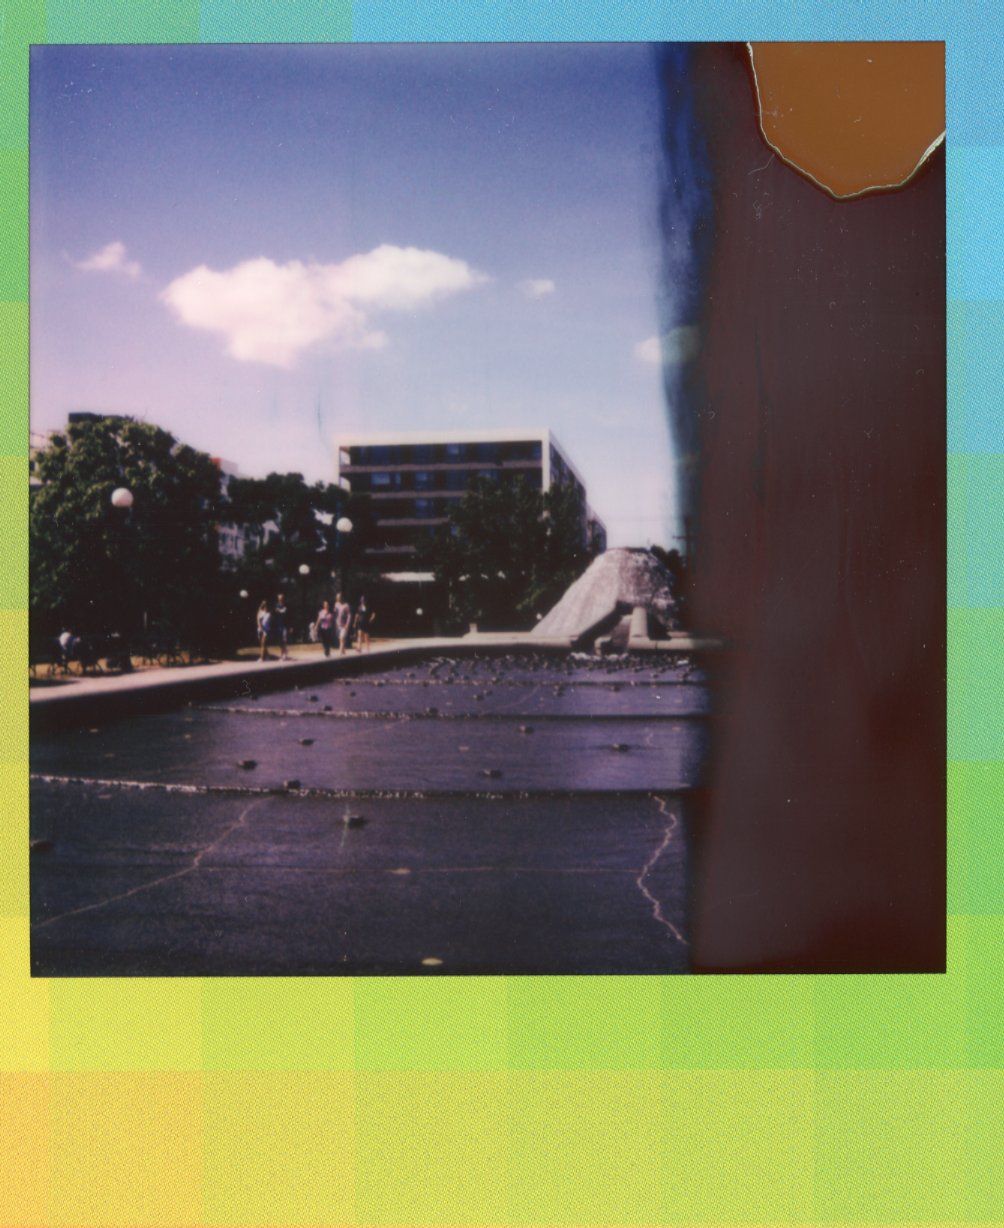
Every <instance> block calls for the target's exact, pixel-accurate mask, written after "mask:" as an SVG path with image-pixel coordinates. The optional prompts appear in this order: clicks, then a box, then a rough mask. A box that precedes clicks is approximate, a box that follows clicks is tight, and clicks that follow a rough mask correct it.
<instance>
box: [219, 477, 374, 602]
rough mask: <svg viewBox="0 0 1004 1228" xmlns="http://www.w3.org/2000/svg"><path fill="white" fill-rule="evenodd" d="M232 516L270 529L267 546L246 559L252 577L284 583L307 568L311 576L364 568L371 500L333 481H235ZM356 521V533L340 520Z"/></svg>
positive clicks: (232, 482)
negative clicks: (361, 562)
mask: <svg viewBox="0 0 1004 1228" xmlns="http://www.w3.org/2000/svg"><path fill="white" fill-rule="evenodd" d="M227 496H228V510H227V516H228V518H229V519H230V520H232V521H233V522H234V523H236V524H242V525H245V526H249V527H250V528H252V529H253V530H261V529H263V528H267V532H266V533H265V534H264V536H263V540H262V541H261V544H260V545H259V546H258V547H257V548H255V549H253V550H252V551H251V552H250V553H249V556H248V558H247V559H246V560H245V567H246V568H247V569H248V570H249V572H254V573H255V574H258V575H266V576H273V577H275V581H281V580H282V579H283V578H285V577H293V576H295V575H296V574H297V573H298V571H299V568H300V566H301V565H302V564H304V563H306V564H307V566H308V567H310V569H311V573H312V574H313V573H319V574H322V575H327V576H329V577H330V573H331V571H333V570H335V569H339V570H341V569H344V568H350V567H355V566H357V565H358V562H359V559H360V556H361V553H362V546H363V543H364V542H365V540H366V538H367V532H368V527H369V521H370V512H369V506H368V500H367V499H365V498H363V497H360V496H352V495H350V494H349V493H348V492H347V491H345V490H343V489H342V488H341V487H340V486H335V485H333V484H332V483H329V482H315V483H313V484H310V483H308V482H306V481H305V480H304V478H303V475H302V474H299V473H270V474H269V475H268V477H265V478H231V479H230V483H229V486H228V490H227ZM343 516H345V517H347V518H348V519H349V520H350V521H351V522H352V531H351V532H350V533H347V534H346V533H341V532H339V530H338V527H337V526H338V521H339V519H340V518H341V517H343Z"/></svg>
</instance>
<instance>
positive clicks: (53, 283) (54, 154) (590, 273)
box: [31, 44, 675, 545]
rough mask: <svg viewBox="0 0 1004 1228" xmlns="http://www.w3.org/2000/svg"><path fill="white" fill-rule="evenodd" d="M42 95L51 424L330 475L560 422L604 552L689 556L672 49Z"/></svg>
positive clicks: (306, 67)
mask: <svg viewBox="0 0 1004 1228" xmlns="http://www.w3.org/2000/svg"><path fill="white" fill-rule="evenodd" d="M31 98H32V109H31V125H32V128H31V191H32V195H31V260H32V264H31V274H32V308H31V310H32V425H33V427H34V428H35V429H47V428H49V427H53V426H58V425H60V424H61V423H63V422H64V421H65V418H66V414H67V412H68V411H69V410H72V409H100V410H104V411H107V412H115V413H131V414H135V415H137V416H141V417H145V418H147V419H148V420H149V421H152V422H157V423H159V424H160V425H163V426H165V427H167V428H168V429H169V430H171V431H173V432H174V433H175V434H176V435H178V436H179V437H180V438H182V439H184V440H185V441H186V442H189V443H191V444H193V445H195V446H197V447H200V448H203V449H205V450H207V451H209V452H212V453H213V454H216V455H222V456H224V457H226V458H228V459H230V460H232V461H234V462H236V463H237V464H238V465H239V466H240V468H241V469H242V471H244V472H246V473H251V474H256V473H265V472H267V471H269V470H270V469H289V470H294V469H296V470H300V471H301V472H303V473H305V474H306V475H307V476H308V477H309V478H320V477H323V478H330V477H331V476H332V474H333V458H332V452H331V443H332V441H333V440H334V439H335V438H337V436H338V435H339V434H340V433H341V434H358V433H362V432H366V431H395V430H410V431H414V430H419V429H422V428H428V429H430V430H444V431H449V430H454V429H456V430H457V431H458V433H459V432H462V431H463V429H464V428H474V429H483V428H487V427H492V426H498V427H520V426H526V427H537V426H550V427H551V428H552V429H553V430H554V431H555V432H556V434H557V435H558V438H559V439H560V440H561V441H562V443H563V444H564V446H565V448H566V449H567V451H568V453H569V454H570V456H571V458H572V460H573V461H574V462H575V464H576V466H577V467H578V468H579V470H580V471H581V472H582V473H583V476H584V477H585V479H586V482H587V486H588V489H589V497H590V501H591V502H592V504H593V506H594V507H595V508H596V510H597V511H598V513H599V514H600V515H601V516H602V517H603V518H604V519H605V520H606V522H607V526H608V529H609V530H610V539H611V544H613V545H618V544H622V545H631V544H642V545H643V544H646V543H647V542H648V541H659V542H666V539H667V536H668V535H669V534H670V533H671V532H674V531H675V529H674V527H673V525H672V524H671V523H670V518H671V513H672V489H671V484H672V466H671V457H670V444H669V438H668V434H667V427H666V412H665V400H664V395H663V388H662V367H661V357H660V347H659V343H658V341H657V335H658V332H659V313H658V306H657V304H658V295H659V289H660V287H659V274H660V269H661V267H662V264H661V256H660V248H659V234H658V204H659V200H658V193H659V157H660V141H661V135H660V133H661V117H660V106H661V101H660V94H659V89H658V78H657V70H656V64H655V59H654V52H653V49H652V48H650V47H647V46H645V45H642V44H619V45H614V44H612V45H579V46H576V45H540V46H532V45H530V46H527V45H490V46H473V45H456V46H448V45H446V46H444V45H438V46H419V45H404V46H379V45H373V46H353V45H331V46H306V47H291V46H290V47H255V46H248V47H239V46H235V47H209V46H190V47H173V48H172V47H40V48H35V49H33V56H32V71H31ZM646 342H647V345H646ZM666 544H669V543H668V542H667V543H666Z"/></svg>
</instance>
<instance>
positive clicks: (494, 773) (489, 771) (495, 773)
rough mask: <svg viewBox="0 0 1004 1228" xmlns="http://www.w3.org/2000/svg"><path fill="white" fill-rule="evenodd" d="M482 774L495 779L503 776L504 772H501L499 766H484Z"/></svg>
mask: <svg viewBox="0 0 1004 1228" xmlns="http://www.w3.org/2000/svg"><path fill="white" fill-rule="evenodd" d="M481 775H482V776H488V777H490V778H491V779H492V780H495V779H497V778H498V777H499V776H501V775H502V773H501V771H500V770H499V769H498V768H482V769H481Z"/></svg>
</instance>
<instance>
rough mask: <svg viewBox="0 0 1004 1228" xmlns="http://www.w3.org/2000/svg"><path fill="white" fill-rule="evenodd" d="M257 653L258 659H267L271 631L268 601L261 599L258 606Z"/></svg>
mask: <svg viewBox="0 0 1004 1228" xmlns="http://www.w3.org/2000/svg"><path fill="white" fill-rule="evenodd" d="M257 621H258V647H259V649H260V652H259V654H258V660H259V661H266V660H268V637H269V632H270V631H271V629H272V628H271V624H272V615H271V614H270V613H269V610H268V602H267V601H263V602H262V603H261V605H260V606H259V607H258V620H257Z"/></svg>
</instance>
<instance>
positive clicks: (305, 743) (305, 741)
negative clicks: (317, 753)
mask: <svg viewBox="0 0 1004 1228" xmlns="http://www.w3.org/2000/svg"><path fill="white" fill-rule="evenodd" d="M300 745H301V746H313V745H314V739H313V738H301V739H300Z"/></svg>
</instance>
